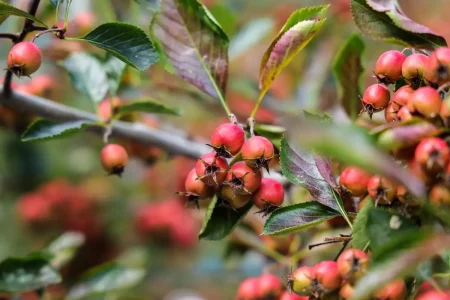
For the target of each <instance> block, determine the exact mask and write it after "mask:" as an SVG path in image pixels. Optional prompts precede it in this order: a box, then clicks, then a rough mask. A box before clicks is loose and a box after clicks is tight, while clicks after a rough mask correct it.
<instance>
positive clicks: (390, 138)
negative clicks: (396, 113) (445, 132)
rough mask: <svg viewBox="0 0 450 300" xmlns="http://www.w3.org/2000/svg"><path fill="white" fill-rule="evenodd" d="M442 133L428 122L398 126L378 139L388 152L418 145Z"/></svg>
mask: <svg viewBox="0 0 450 300" xmlns="http://www.w3.org/2000/svg"><path fill="white" fill-rule="evenodd" d="M440 133H442V129H441V128H437V127H436V126H435V125H433V124H431V123H428V122H420V123H416V124H411V125H406V126H397V127H394V128H391V129H388V130H386V131H384V132H383V133H381V134H380V136H379V137H378V144H380V145H381V146H382V147H384V148H385V149H388V150H398V149H401V148H405V147H408V146H414V145H416V144H418V143H419V142H420V141H421V140H422V139H424V138H426V137H432V136H436V135H439V134H440Z"/></svg>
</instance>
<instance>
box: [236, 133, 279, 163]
mask: <svg viewBox="0 0 450 300" xmlns="http://www.w3.org/2000/svg"><path fill="white" fill-rule="evenodd" d="M274 155H275V149H274V147H273V144H272V143H271V142H270V141H269V140H268V139H267V138H265V137H263V136H253V137H251V138H249V139H248V140H247V141H246V142H245V143H244V145H243V146H242V158H243V159H244V161H245V162H246V163H247V165H249V166H250V167H252V168H254V169H255V170H256V171H258V170H259V169H261V168H265V169H266V170H267V171H269V161H270V160H271V159H272V158H273V157H274Z"/></svg>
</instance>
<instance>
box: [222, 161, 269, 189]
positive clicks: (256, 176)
mask: <svg viewBox="0 0 450 300" xmlns="http://www.w3.org/2000/svg"><path fill="white" fill-rule="evenodd" d="M261 181H262V173H261V171H260V170H257V171H255V170H254V169H252V168H251V167H249V166H248V165H247V164H246V162H243V161H239V162H237V163H235V164H234V165H233V166H232V167H231V169H230V171H229V172H228V175H227V176H226V180H225V181H224V184H225V185H228V186H230V187H231V188H232V189H233V192H234V194H240V195H248V194H252V193H254V192H255V191H256V190H257V189H258V188H259V187H260V186H261Z"/></svg>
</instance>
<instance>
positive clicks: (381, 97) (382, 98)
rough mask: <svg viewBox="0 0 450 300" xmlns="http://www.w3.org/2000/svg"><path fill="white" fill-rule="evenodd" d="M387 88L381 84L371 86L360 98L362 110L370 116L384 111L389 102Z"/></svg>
mask: <svg viewBox="0 0 450 300" xmlns="http://www.w3.org/2000/svg"><path fill="white" fill-rule="evenodd" d="M390 97H391V95H390V93H389V90H388V88H387V87H386V86H385V85H382V84H372V85H371V86H369V87H368V88H367V89H366V91H365V92H364V96H363V98H362V102H363V106H364V110H365V111H366V112H367V113H368V114H369V115H370V116H371V115H372V114H373V113H374V112H377V111H380V110H383V109H385V108H386V107H387V106H388V104H389V100H390Z"/></svg>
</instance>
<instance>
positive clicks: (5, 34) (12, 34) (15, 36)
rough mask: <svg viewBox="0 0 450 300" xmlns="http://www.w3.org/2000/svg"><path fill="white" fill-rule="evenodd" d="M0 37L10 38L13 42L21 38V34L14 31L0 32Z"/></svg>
mask: <svg viewBox="0 0 450 300" xmlns="http://www.w3.org/2000/svg"><path fill="white" fill-rule="evenodd" d="M0 39H10V40H11V41H12V42H13V43H15V42H17V41H18V40H19V35H17V34H14V33H0Z"/></svg>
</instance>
